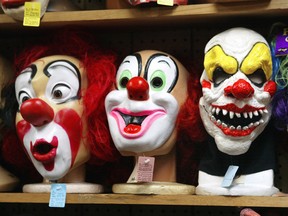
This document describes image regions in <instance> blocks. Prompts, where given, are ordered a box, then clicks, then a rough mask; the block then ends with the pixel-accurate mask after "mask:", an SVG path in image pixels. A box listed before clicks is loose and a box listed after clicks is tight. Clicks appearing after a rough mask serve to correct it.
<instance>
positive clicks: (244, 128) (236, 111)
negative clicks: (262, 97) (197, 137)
mask: <svg viewBox="0 0 288 216" xmlns="http://www.w3.org/2000/svg"><path fill="white" fill-rule="evenodd" d="M206 111H207V110H206ZM207 113H208V114H209V117H210V119H211V121H212V122H213V123H214V124H215V125H216V126H217V127H219V128H220V129H221V130H222V131H223V132H224V133H225V134H226V135H231V136H246V135H249V134H250V133H251V132H252V131H253V130H254V129H255V128H256V127H258V126H259V125H261V124H263V123H264V120H263V116H264V115H266V114H268V110H267V109H266V108H265V107H264V108H256V107H252V106H249V105H246V106H244V107H243V108H239V107H237V106H235V105H234V104H228V105H225V106H214V105H210V106H209V109H208V111H207Z"/></svg>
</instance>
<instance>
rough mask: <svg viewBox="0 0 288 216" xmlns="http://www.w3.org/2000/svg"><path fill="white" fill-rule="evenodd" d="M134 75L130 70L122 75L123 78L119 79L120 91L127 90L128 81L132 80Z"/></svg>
mask: <svg viewBox="0 0 288 216" xmlns="http://www.w3.org/2000/svg"><path fill="white" fill-rule="evenodd" d="M131 77H132V74H131V72H130V71H129V70H124V71H123V72H122V74H121V76H120V77H119V80H118V88H119V90H123V89H125V88H126V85H127V83H128V81H129V80H130V79H131Z"/></svg>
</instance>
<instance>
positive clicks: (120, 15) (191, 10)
mask: <svg viewBox="0 0 288 216" xmlns="http://www.w3.org/2000/svg"><path fill="white" fill-rule="evenodd" d="M287 13H288V1H287V0H270V1H269V0H262V1H248V2H244V3H243V2H240V3H239V2H238V3H228V4H212V3H208V4H192V5H184V6H183V5H182V6H176V7H163V6H162V7H160V6H159V7H150V8H133V9H110V10H83V11H68V12H67V11H66V12H46V14H45V15H44V17H43V18H42V20H41V28H47V27H57V26H63V25H72V24H73V25H82V26H87V25H88V26H90V27H91V26H99V27H109V28H111V27H124V26H134V27H135V26H143V25H146V26H147V25H149V26H154V25H161V26H164V25H170V26H171V25H173V24H175V25H179V24H181V25H185V24H187V23H196V22H197V23H199V22H207V20H209V19H211V18H212V19H213V21H214V22H215V19H216V20H217V19H223V18H227V17H230V18H231V17H237V18H241V17H243V18H247V17H249V16H253V17H257V18H260V17H262V16H264V17H266V18H267V17H270V16H272V17H275V16H277V17H279V16H285V15H287ZM0 26H1V29H2V30H3V29H6V30H15V29H18V28H26V29H27V27H23V26H22V23H21V22H19V21H15V20H13V19H12V18H10V17H8V16H6V15H5V14H0ZM28 29H30V30H31V27H30V28H29V27H28Z"/></svg>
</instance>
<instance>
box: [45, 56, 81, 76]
mask: <svg viewBox="0 0 288 216" xmlns="http://www.w3.org/2000/svg"><path fill="white" fill-rule="evenodd" d="M61 62H64V63H67V64H68V65H70V66H71V67H72V68H73V69H71V67H67V66H66V65H63V64H61ZM53 64H55V65H53ZM54 66H61V67H64V68H67V69H68V70H69V71H71V72H72V73H73V74H74V75H75V76H76V77H78V78H79V80H80V79H81V76H80V72H79V70H78V68H77V67H76V66H75V65H74V64H73V63H72V62H70V61H67V60H55V61H53V62H50V63H49V64H48V65H46V67H45V68H44V70H43V72H44V74H45V75H46V76H47V77H50V76H51V74H50V73H49V72H48V70H49V68H51V67H54Z"/></svg>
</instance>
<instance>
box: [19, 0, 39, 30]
mask: <svg viewBox="0 0 288 216" xmlns="http://www.w3.org/2000/svg"><path fill="white" fill-rule="evenodd" d="M40 18H41V3H40V2H25V5H24V20H23V25H24V26H32V27H39V26H40Z"/></svg>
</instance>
